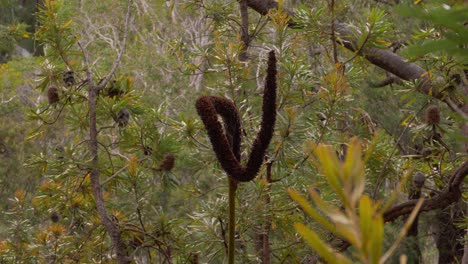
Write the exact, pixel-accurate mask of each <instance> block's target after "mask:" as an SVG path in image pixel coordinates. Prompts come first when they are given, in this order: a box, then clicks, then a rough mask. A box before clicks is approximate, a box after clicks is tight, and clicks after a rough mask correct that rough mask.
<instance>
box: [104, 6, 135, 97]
mask: <svg viewBox="0 0 468 264" xmlns="http://www.w3.org/2000/svg"><path fill="white" fill-rule="evenodd" d="M132 1H133V0H128V6H127V14H126V15H125V25H124V36H123V40H122V47H121V49H120V52H119V55H118V56H117V59H116V60H115V61H114V64H113V65H112V69H111V71H110V72H109V74H108V75H107V76H106V77H104V79H103V80H102V82H101V83H100V84H99V85H98V86H97V87H96V89H97V90H98V91H99V90H102V89H104V87H106V85H107V83H108V82H109V80H110V79H111V78H112V76H113V75H114V73H115V72H116V71H117V68H118V67H119V65H120V62H121V61H122V56H123V53H124V51H125V48H126V46H127V36H128V24H129V23H130V11H131V7H132Z"/></svg>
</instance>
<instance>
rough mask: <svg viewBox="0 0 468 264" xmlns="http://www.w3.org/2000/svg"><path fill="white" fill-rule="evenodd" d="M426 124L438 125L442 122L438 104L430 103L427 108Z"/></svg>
mask: <svg viewBox="0 0 468 264" xmlns="http://www.w3.org/2000/svg"><path fill="white" fill-rule="evenodd" d="M425 119H426V120H425V121H426V124H428V125H437V124H439V123H440V110H439V107H438V106H437V105H430V106H428V107H427V109H426V116H425Z"/></svg>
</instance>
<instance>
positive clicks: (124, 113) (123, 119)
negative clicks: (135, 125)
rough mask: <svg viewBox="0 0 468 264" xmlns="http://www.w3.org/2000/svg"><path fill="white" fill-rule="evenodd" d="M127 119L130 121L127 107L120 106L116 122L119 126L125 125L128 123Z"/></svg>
mask: <svg viewBox="0 0 468 264" xmlns="http://www.w3.org/2000/svg"><path fill="white" fill-rule="evenodd" d="M128 121H130V111H128V109H127V108H122V109H120V111H119V112H118V113H117V123H118V124H119V127H126V126H127V125H128Z"/></svg>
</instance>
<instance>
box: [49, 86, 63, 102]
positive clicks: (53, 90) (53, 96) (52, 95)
mask: <svg viewBox="0 0 468 264" xmlns="http://www.w3.org/2000/svg"><path fill="white" fill-rule="evenodd" d="M47 99H48V101H49V104H55V103H57V102H58V101H60V97H59V90H58V89H57V87H55V86H54V85H51V86H49V88H48V89H47Z"/></svg>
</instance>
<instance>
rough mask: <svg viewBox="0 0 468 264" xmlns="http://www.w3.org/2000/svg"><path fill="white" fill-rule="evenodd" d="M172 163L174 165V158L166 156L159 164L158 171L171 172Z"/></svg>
mask: <svg viewBox="0 0 468 264" xmlns="http://www.w3.org/2000/svg"><path fill="white" fill-rule="evenodd" d="M174 163H175V156H174V155H173V154H171V153H169V154H166V155H165V156H164V159H163V161H162V163H161V166H159V169H160V170H162V171H171V170H172V169H173V168H174Z"/></svg>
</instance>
